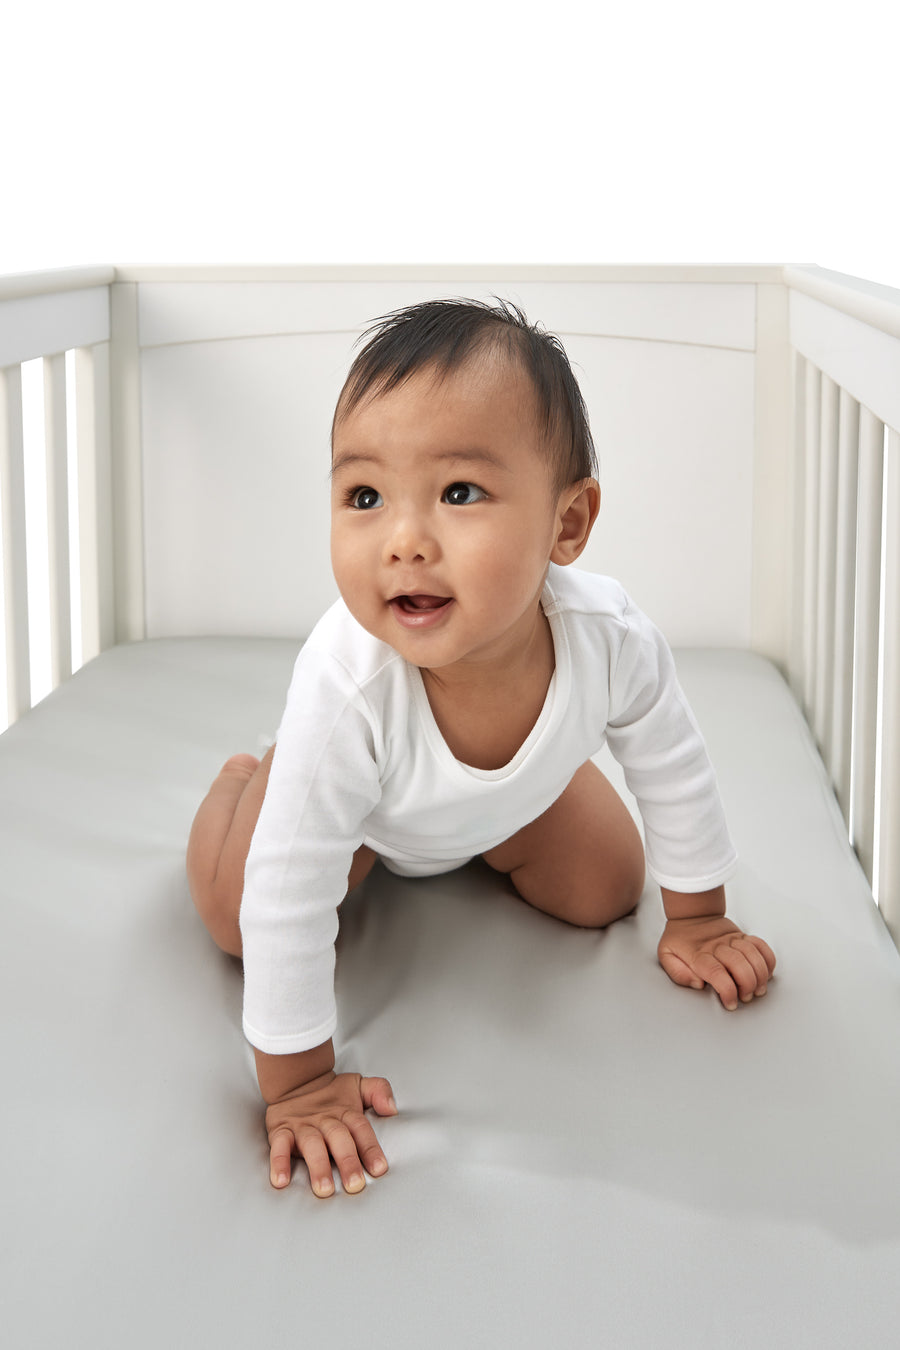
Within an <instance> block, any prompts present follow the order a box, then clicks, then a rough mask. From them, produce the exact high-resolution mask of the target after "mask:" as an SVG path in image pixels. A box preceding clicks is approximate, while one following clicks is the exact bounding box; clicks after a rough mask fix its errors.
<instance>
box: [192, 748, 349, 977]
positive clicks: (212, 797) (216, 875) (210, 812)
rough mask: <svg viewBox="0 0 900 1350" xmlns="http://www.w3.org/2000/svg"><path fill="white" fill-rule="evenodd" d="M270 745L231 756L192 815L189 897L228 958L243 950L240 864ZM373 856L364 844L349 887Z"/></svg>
mask: <svg viewBox="0 0 900 1350" xmlns="http://www.w3.org/2000/svg"><path fill="white" fill-rule="evenodd" d="M274 753H275V747H274V745H273V746H272V748H271V749H270V750H269V751H267V753H266V755H265V756H264V758H263V759H262V761H260V762H259V763H257V762H256V761H255V760H254V759H253V757H252V756H251V755H234V756H233V757H232V758H231V759H229V760H228V762H227V763H226V764H225V765H224V767H223V768H222V770H221V772H220V773H219V775H218V777H217V778H216V779H215V782H214V783H213V784H212V787H211V788H210V790H209V792H208V793H207V795H206V797H205V799H204V800H203V802H202V803H201V806H200V809H199V810H198V812H197V815H196V817H195V819H194V824H193V828H192V829H191V837H190V840H189V842H188V850H187V874H188V884H189V886H190V891H191V896H192V897H193V900H194V904H195V905H196V907H197V912H198V913H199V915H200V917H201V919H202V920H203V922H204V923H205V924H206V927H207V929H208V930H209V932H210V934H211V935H212V937H213V939H214V940H215V942H216V943H217V944H218V945H219V946H220V947H221V948H222V950H223V951H226V952H228V953H230V955H232V956H240V955H241V953H242V944H241V930H240V923H239V917H240V909H241V897H242V895H243V892H244V867H245V864H246V862H247V854H248V853H249V851H250V841H251V840H252V838H253V832H254V830H255V829H256V822H257V820H258V819H259V813H260V811H261V809H262V804H263V800H264V798H265V795H266V789H267V787H268V783H269V770H270V768H271V766H272V756H273V754H274ZM374 862H375V854H374V853H373V851H372V850H371V849H370V848H366V846H365V845H363V846H362V847H361V848H359V849H357V851H356V853H355V854H354V855H353V861H352V864H351V867H350V872H349V875H348V877H347V890H348V891H352V890H353V888H354V887H355V886H358V885H359V884H360V882H361V881H363V880H364V878H365V877H366V876H368V874H369V872H370V871H371V870H372V866H373V864H374Z"/></svg>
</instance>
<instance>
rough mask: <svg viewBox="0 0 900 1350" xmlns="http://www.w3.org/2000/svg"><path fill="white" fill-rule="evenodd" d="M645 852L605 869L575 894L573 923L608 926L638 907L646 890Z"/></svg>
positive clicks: (580, 925) (590, 926)
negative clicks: (575, 916) (576, 916)
mask: <svg viewBox="0 0 900 1350" xmlns="http://www.w3.org/2000/svg"><path fill="white" fill-rule="evenodd" d="M644 879H645V871H644V851H643V848H641V849H640V852H639V853H635V854H634V855H633V856H630V857H629V858H627V859H623V860H622V861H621V862H620V864H619V866H618V867H611V868H609V869H606V870H604V872H603V874H602V875H600V876H597V877H594V878H593V879H592V880H591V881H590V882H589V883H586V884H585V885H584V886H583V887H582V891H581V894H580V895H576V896H575V897H573V903H572V909H573V911H574V912H575V913H576V914H577V915H579V917H578V918H576V919H574V920H573V922H575V923H577V924H578V926H579V927H580V928H608V927H609V925H610V924H612V923H616V922H617V921H618V920H619V919H625V918H627V917H628V915H629V914H633V913H634V911H635V910H636V909H637V906H638V902H639V901H640V898H641V896H642V894H643V891H644Z"/></svg>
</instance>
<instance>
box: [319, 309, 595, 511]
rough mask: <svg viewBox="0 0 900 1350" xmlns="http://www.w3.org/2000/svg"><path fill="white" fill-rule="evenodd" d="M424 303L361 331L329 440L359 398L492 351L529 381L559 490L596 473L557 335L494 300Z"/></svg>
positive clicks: (587, 432)
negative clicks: (426, 369) (514, 365)
mask: <svg viewBox="0 0 900 1350" xmlns="http://www.w3.org/2000/svg"><path fill="white" fill-rule="evenodd" d="M493 298H494V299H495V300H497V302H498V303H497V304H496V305H489V304H486V303H485V302H484V301H481V300H466V299H456V300H426V301H425V302H423V303H422V304H418V305H409V306H407V307H406V308H404V309H395V310H393V311H392V312H391V313H390V314H383V315H382V316H381V318H379V319H376V320H375V321H374V323H372V324H371V325H370V327H369V328H367V329H366V330H365V331H364V332H363V334H362V336H361V337H360V338H359V341H360V342H362V341H363V339H365V338H368V341H367V342H366V345H365V346H364V347H363V348H362V350H361V351H360V352H359V354H358V355H357V356H356V358H355V360H354V362H353V364H352V366H351V367H350V371H349V373H348V375H347V379H346V381H345V382H344V387H343V389H342V390H341V393H340V396H339V398H338V401H337V407H336V409H335V413H334V421H333V423H332V428H331V430H332V436H333V435H334V430H335V427H336V426H337V424H338V421H339V420H340V418H342V417H344V416H346V415H347V414H348V413H350V412H352V411H353V409H354V408H355V407H357V405H358V404H359V403H361V402H362V400H363V399H364V398H365V397H366V395H367V394H370V393H374V394H375V395H376V396H377V395H379V394H386V393H389V392H390V391H391V390H392V389H396V388H397V386H398V385H400V384H402V383H403V381H404V380H406V379H408V378H409V377H410V376H411V375H412V374H413V373H414V372H415V371H417V370H421V369H422V368H423V367H425V366H429V365H431V366H434V367H436V369H437V372H438V374H439V375H440V376H441V377H443V376H445V375H447V374H449V373H450V371H453V370H458V369H459V368H460V367H462V366H463V365H465V364H466V362H467V361H469V360H471V359H473V358H476V357H483V356H487V355H489V354H491V353H500V354H501V355H504V356H506V357H507V358H508V359H510V360H512V361H515V362H516V363H517V364H518V365H519V366H520V367H521V368H522V369H523V370H524V371H525V373H526V374H527V376H528V377H529V379H530V380H531V384H532V386H533V388H534V391H535V394H536V395H537V400H538V409H539V414H540V418H541V421H542V428H541V429H542V432H543V434H544V436H545V437H546V440H547V442H548V445H549V447H550V453H551V456H552V459H553V461H554V467H555V477H556V481H557V484H558V486H559V487H560V488H563V487H565V486H566V485H567V484H569V483H575V482H579V481H580V480H581V479H582V478H590V477H593V476H596V474H597V456H596V452H595V450H594V442H593V438H592V437H591V429H590V426H589V424H588V415H587V409H586V408H585V406H584V399H583V398H582V396H581V390H580V389H579V388H578V381H577V380H576V379H575V376H574V374H573V373H572V367H571V366H570V365H569V359H568V357H567V356H566V353H565V350H564V348H563V345H562V343H561V342H560V340H559V338H557V337H556V336H555V335H554V334H553V333H548V332H547V331H546V330H545V329H541V328H540V327H539V326H538V325H537V324H530V323H529V322H528V319H527V318H526V317H525V315H524V313H523V312H522V310H521V309H520V308H519V307H518V305H514V304H513V303H512V301H510V300H500V299H499V297H498V296H494V297H493Z"/></svg>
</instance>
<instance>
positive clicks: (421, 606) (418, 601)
mask: <svg viewBox="0 0 900 1350" xmlns="http://www.w3.org/2000/svg"><path fill="white" fill-rule="evenodd" d="M449 603H450V596H449V595H395V596H394V599H393V600H392V601H391V604H392V605H396V606H397V607H398V608H399V609H402V610H403V612H404V614H424V613H428V612H430V611H432V610H435V609H443V608H444V606H445V605H449Z"/></svg>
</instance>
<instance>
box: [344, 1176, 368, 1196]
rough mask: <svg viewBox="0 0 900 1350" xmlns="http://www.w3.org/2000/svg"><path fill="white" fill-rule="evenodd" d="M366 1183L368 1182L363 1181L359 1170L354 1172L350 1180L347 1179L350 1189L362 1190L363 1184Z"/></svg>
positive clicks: (348, 1188)
mask: <svg viewBox="0 0 900 1350" xmlns="http://www.w3.org/2000/svg"><path fill="white" fill-rule="evenodd" d="M365 1184H366V1183H365V1182H364V1181H363V1179H362V1177H361V1176H360V1174H359V1173H358V1172H354V1173H353V1176H352V1177H350V1178H349V1179H348V1181H347V1190H348V1191H359V1190H362V1188H363V1186H365Z"/></svg>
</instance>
